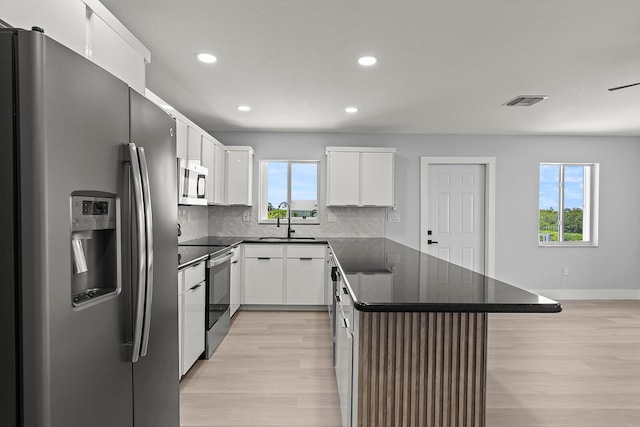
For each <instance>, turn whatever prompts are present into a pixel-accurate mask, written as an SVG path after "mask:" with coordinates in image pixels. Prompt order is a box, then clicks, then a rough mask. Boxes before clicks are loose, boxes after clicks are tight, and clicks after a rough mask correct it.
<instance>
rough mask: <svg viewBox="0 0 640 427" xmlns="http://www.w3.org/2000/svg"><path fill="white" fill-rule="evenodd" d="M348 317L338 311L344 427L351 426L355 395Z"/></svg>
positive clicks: (338, 369) (338, 368)
mask: <svg viewBox="0 0 640 427" xmlns="http://www.w3.org/2000/svg"><path fill="white" fill-rule="evenodd" d="M345 319H346V316H345V314H344V313H343V311H342V310H340V309H339V310H338V324H337V331H336V381H337V383H338V398H339V401H340V413H341V417H342V425H343V427H348V426H351V418H352V415H351V412H352V401H353V400H352V393H353V335H352V334H351V332H350V330H349V328H348V327H347V326H346V323H345Z"/></svg>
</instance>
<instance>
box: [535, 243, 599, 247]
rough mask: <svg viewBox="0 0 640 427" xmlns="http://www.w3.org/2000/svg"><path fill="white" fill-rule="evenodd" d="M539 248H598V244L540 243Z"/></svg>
mask: <svg viewBox="0 0 640 427" xmlns="http://www.w3.org/2000/svg"><path fill="white" fill-rule="evenodd" d="M538 247H539V248H597V247H598V244H597V243H569V242H566V243H565V242H563V243H557V242H556V243H542V242H540V243H538Z"/></svg>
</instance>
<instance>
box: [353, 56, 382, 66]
mask: <svg viewBox="0 0 640 427" xmlns="http://www.w3.org/2000/svg"><path fill="white" fill-rule="evenodd" d="M376 62H378V58H376V57H375V56H362V57H360V58H358V64H360V65H364V66H365V67H369V66H371V65H374V64H375V63H376Z"/></svg>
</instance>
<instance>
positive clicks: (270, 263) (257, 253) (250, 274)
mask: <svg viewBox="0 0 640 427" xmlns="http://www.w3.org/2000/svg"><path fill="white" fill-rule="evenodd" d="M283 255H284V246H283V245H274V244H250V245H245V247H244V303H245V304H283V303H284V301H283V297H284V295H283V291H284V280H283V279H284V277H283V266H284V264H283Z"/></svg>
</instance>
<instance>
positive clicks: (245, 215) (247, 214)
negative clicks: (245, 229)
mask: <svg viewBox="0 0 640 427" xmlns="http://www.w3.org/2000/svg"><path fill="white" fill-rule="evenodd" d="M250 218H251V212H250V211H244V212H242V220H243V221H244V222H249V219H250Z"/></svg>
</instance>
